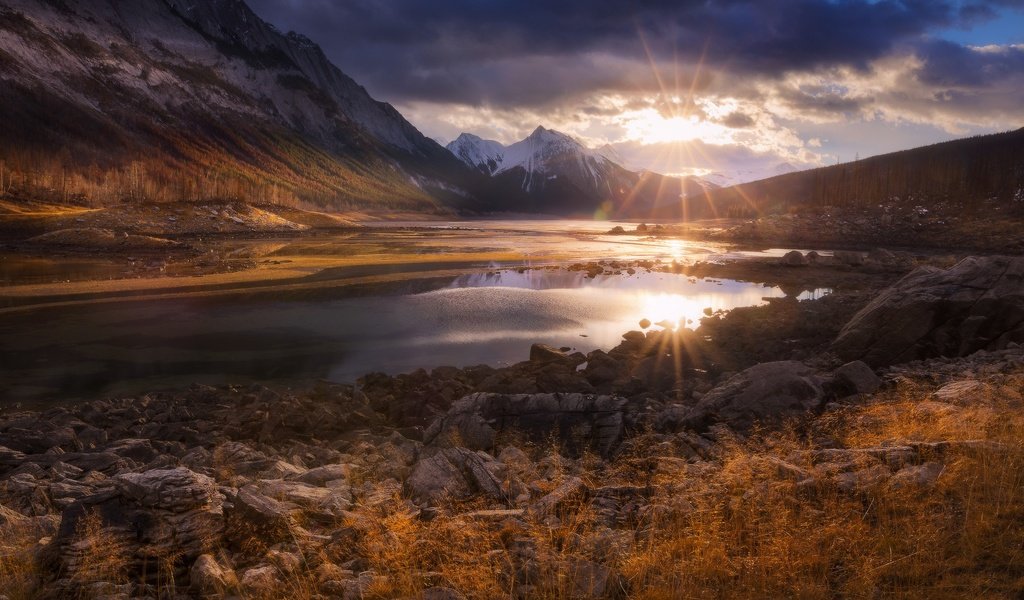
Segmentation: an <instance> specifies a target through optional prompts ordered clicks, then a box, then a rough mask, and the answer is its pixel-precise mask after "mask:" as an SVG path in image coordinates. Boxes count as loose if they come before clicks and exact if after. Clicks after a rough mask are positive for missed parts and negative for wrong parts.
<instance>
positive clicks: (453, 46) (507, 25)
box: [249, 0, 1019, 106]
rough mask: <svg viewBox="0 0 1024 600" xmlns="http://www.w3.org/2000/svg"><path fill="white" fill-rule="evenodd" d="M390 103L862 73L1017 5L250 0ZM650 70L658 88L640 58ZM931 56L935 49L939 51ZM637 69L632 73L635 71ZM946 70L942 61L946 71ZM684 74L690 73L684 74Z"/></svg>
mask: <svg viewBox="0 0 1024 600" xmlns="http://www.w3.org/2000/svg"><path fill="white" fill-rule="evenodd" d="M249 1H250V4H252V6H253V8H254V9H255V10H256V12H257V13H259V14H260V15H261V16H263V17H264V18H266V19H267V20H269V21H270V22H272V23H275V24H277V25H278V26H280V27H283V28H286V29H294V30H296V31H300V32H302V33H305V34H307V35H309V36H310V37H312V38H313V39H314V40H316V41H317V42H319V43H320V44H321V45H322V46H324V48H325V50H326V51H327V53H328V55H329V56H331V57H332V58H333V59H334V60H335V62H337V63H338V64H339V66H341V68H342V69H343V70H345V71H347V72H349V73H350V74H351V75H352V76H353V77H355V78H356V79H357V80H359V81H360V82H362V83H364V84H366V85H367V86H368V87H369V88H370V89H371V91H372V92H374V93H376V94H378V95H381V96H383V97H385V98H387V99H389V100H397V101H416V100H427V101H436V102H448V103H462V104H469V105H482V104H490V105H495V106H541V105H544V104H546V103H551V102H557V101H559V100H563V99H566V98H569V97H574V96H580V95H584V94H586V93H588V92H593V91H597V90H606V91H622V92H628V91H652V90H657V89H659V85H665V86H666V87H678V88H681V89H684V90H689V88H690V85H689V84H690V79H692V78H693V76H694V72H692V71H691V72H684V73H675V72H674V70H673V67H674V65H685V66H686V67H687V68H690V67H692V65H695V64H696V63H698V62H700V61H701V60H702V59H703V61H704V63H705V64H706V65H707V66H708V67H709V68H708V69H707V70H705V71H704V72H703V77H704V81H702V82H701V84H702V85H705V86H706V85H709V84H710V81H711V79H712V78H713V75H711V74H710V73H711V72H713V71H719V72H728V73H732V74H739V75H757V76H764V77H773V76H778V75H781V74H783V73H785V72H790V71H801V70H811V69H815V68H819V67H829V66H839V65H844V66H853V67H855V68H864V67H866V66H867V65H868V64H869V63H870V61H872V60H874V59H877V58H879V57H882V56H885V55H887V54H888V53H890V52H892V51H893V50H894V48H897V47H900V46H901V45H904V46H905V45H907V44H914V43H917V42H919V41H920V40H921V39H922V36H923V35H924V34H926V33H927V32H929V31H932V30H935V29H936V28H943V27H950V26H954V25H962V24H964V23H966V22H968V21H976V20H979V19H985V18H989V17H990V16H991V12H986V11H991V10H992V7H993V6H998V7H1003V6H1007V5H1009V4H1012V3H1019V0H1002V1H999V0H996V1H994V2H974V1H972V2H955V1H954V0H879V1H875V2H871V1H868V0H780V1H777V2H759V1H753V0H718V1H709V0H632V1H621V2H601V3H597V2H593V1H590V0H563V1H557V2H556V1H551V0H516V1H514V2H513V1H510V0H450V1H444V2H429V1H424V0H333V1H332V0H249ZM645 43H646V47H647V50H648V51H649V52H650V53H651V56H652V58H653V60H654V63H655V64H656V65H658V73H659V75H660V76H661V82H660V84H659V82H658V80H657V79H656V78H655V77H654V76H653V72H652V70H651V69H649V68H646V67H643V66H642V65H643V64H644V63H646V62H647V53H646V51H645ZM939 58H941V57H939ZM638 67H640V68H638ZM945 68H946V67H943V69H945ZM688 78H689V79H688Z"/></svg>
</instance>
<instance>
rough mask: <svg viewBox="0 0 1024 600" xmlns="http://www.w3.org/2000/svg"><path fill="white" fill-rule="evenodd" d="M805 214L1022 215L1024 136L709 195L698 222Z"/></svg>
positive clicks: (976, 140)
mask: <svg viewBox="0 0 1024 600" xmlns="http://www.w3.org/2000/svg"><path fill="white" fill-rule="evenodd" d="M807 211H845V212H859V213H863V214H865V215H878V216H881V215H885V214H888V215H889V216H890V217H894V216H897V214H898V213H908V214H909V213H910V212H915V211H916V212H921V211H929V212H932V213H936V212H937V213H941V214H948V215H952V216H955V217H959V216H963V215H969V216H971V215H973V216H981V217H993V216H999V215H1005V214H1011V213H1012V214H1018V215H1022V214H1024V129H1018V130H1016V131H1011V132H1006V133H999V134H993V135H985V136H978V137H972V138H966V139H962V140H954V141H951V142H945V143H941V144H935V145H932V146H925V147H921V148H914V149H911V150H904V151H901V152H894V153H891V154H883V155H880V156H874V157H871V158H866V159H862V160H859V161H856V162H852V163H845V164H840V165H833V166H830V167H822V168H819V169H812V170H808V171H800V172H796V173H787V174H784V175H779V176H776V177H771V178H769V179H763V180H760V181H754V182H750V183H744V184H740V185H735V186H731V187H725V188H721V189H718V190H713V191H711V192H709V194H708V197H707V203H706V204H704V205H702V206H700V207H697V212H696V213H695V215H696V216H697V217H714V216H723V217H751V216H758V215H762V214H771V213H784V212H807Z"/></svg>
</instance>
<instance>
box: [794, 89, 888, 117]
mask: <svg viewBox="0 0 1024 600" xmlns="http://www.w3.org/2000/svg"><path fill="white" fill-rule="evenodd" d="M779 96H780V97H781V98H782V99H783V100H784V101H785V102H786V104H787V105H788V106H789V107H790V108H792V109H794V110H796V111H798V112H800V113H804V114H807V113H811V114H814V115H818V116H826V117H827V116H836V115H850V114H855V113H859V112H861V111H862V110H863V109H864V108H866V107H867V106H868V105H870V104H871V103H872V102H873V99H872V98H864V97H853V96H849V95H847V94H845V93H842V92H840V91H834V90H830V89H827V88H821V87H810V88H808V87H804V88H800V89H787V90H782V91H780V93H779Z"/></svg>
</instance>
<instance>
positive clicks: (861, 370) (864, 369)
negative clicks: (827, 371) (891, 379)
mask: <svg viewBox="0 0 1024 600" xmlns="http://www.w3.org/2000/svg"><path fill="white" fill-rule="evenodd" d="M835 378H836V384H838V386H839V388H840V393H847V394H870V393H873V392H875V391H877V390H878V388H880V387H882V380H881V379H880V378H879V377H878V375H875V372H874V371H872V370H871V367H869V366H867V365H866V364H865V363H864V362H863V361H859V360H855V361H852V362H848V363H846V364H845V365H843V366H841V367H839V368H838V369H836V372H835Z"/></svg>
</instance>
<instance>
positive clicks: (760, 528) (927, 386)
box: [0, 255, 1024, 600]
mask: <svg viewBox="0 0 1024 600" xmlns="http://www.w3.org/2000/svg"><path fill="white" fill-rule="evenodd" d="M801 259H802V260H804V261H807V260H808V258H807V257H806V256H803V255H801ZM788 260H790V261H796V260H797V259H796V257H789V259H788ZM812 260H813V257H812ZM894 260H895V259H894ZM894 268H895V267H894ZM602 269H604V266H602ZM1022 343H1024V259H1020V258H1004V257H986V258H969V259H966V260H964V261H961V262H959V263H957V264H956V265H955V266H953V267H951V268H948V269H940V268H937V267H922V268H920V269H917V270H915V271H914V272H913V273H911V274H909V275H907V276H906V277H903V278H902V279H900V280H899V281H898V282H896V283H895V284H893V285H892V286H890V287H888V288H886V289H885V290H882V291H880V292H879V291H878V290H874V289H870V288H866V289H861V290H859V291H858V292H856V293H851V294H836V295H833V296H826V297H824V298H821V299H818V300H812V301H804V302H798V301H796V300H795V299H787V300H779V301H775V302H773V303H772V304H771V305H769V306H766V307H757V308H751V309H738V310H736V311H732V312H730V313H728V314H725V315H713V316H710V317H708V318H707V319H705V320H704V322H703V323H702V325H701V327H700V328H698V329H697V330H696V331H691V330H686V329H680V330H678V331H673V330H663V329H659V328H657V327H647V328H644V330H637V331H631V332H628V333H626V334H625V335H624V336H623V340H622V342H621V344H619V345H618V346H617V347H615V348H613V349H611V350H609V351H607V352H604V351H601V350H597V351H594V352H591V353H589V354H587V355H583V354H580V353H570V352H567V351H565V350H562V349H558V348H550V347H547V346H542V345H534V346H533V348H531V350H530V357H529V360H527V361H524V362H522V363H519V364H516V365H513V366H510V367H507V368H501V369H497V368H491V367H487V366H477V367H469V368H464V369H458V368H453V367H442V368H438V369H434V370H433V371H431V372H426V371H423V370H421V371H417V372H414V373H409V374H405V375H399V376H387V375H383V374H370V375H367V376H365V377H364V378H362V379H361V380H360V381H359V382H358V384H357V385H355V386H344V385H335V384H329V383H319V384H316V385H314V386H312V387H311V388H309V389H306V390H300V391H296V390H283V389H269V388H266V387H262V386H254V387H245V388H241V387H205V386H193V387H192V388H190V389H188V390H184V391H181V392H179V393H173V394H170V393H160V394H150V395H145V396H140V397H134V398H116V399H108V400H99V401H94V402H88V403H84V404H80V405H74V406H62V405H57V406H55V407H53V408H49V409H46V410H21V409H14V408H9V407H8V408H4V409H3V411H2V412H0V530H2V532H3V536H2V538H0V580H2V581H5V582H6V586H5V588H4V589H3V590H0V594H5V595H6V596H7V597H9V598H29V597H43V598H67V597H88V598H198V597H207V598H216V597H239V598H280V597H285V596H288V597H296V598H342V599H354V598H429V599H433V600H441V599H456V598H504V597H511V598H624V597H645V598H666V597H690V596H692V597H705V596H714V597H721V596H723V595H724V596H730V597H836V596H843V597H868V596H870V597H888V596H901V595H905V596H917V595H921V596H926V597H962V596H963V595H971V594H974V595H978V593H981V595H984V596H986V597H1006V598H1010V597H1016V595H1018V594H1020V593H1021V592H1022V591H1024V588H1022V587H1021V586H1022V584H1021V579H1020V575H1019V574H1020V573H1022V572H1024V559H1022V558H1021V557H1020V556H1019V540H1020V537H1021V535H1024V527H1022V525H1021V520H1020V515H1021V514H1024V493H1022V491H1021V488H1020V481H1019V473H1020V472H1022V471H1021V468H1022V467H1024V435H1022V434H1024V412H1022V411H1024V397H1022V393H1024V347H1022V346H1021V344H1022ZM982 591H983V592H982Z"/></svg>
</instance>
